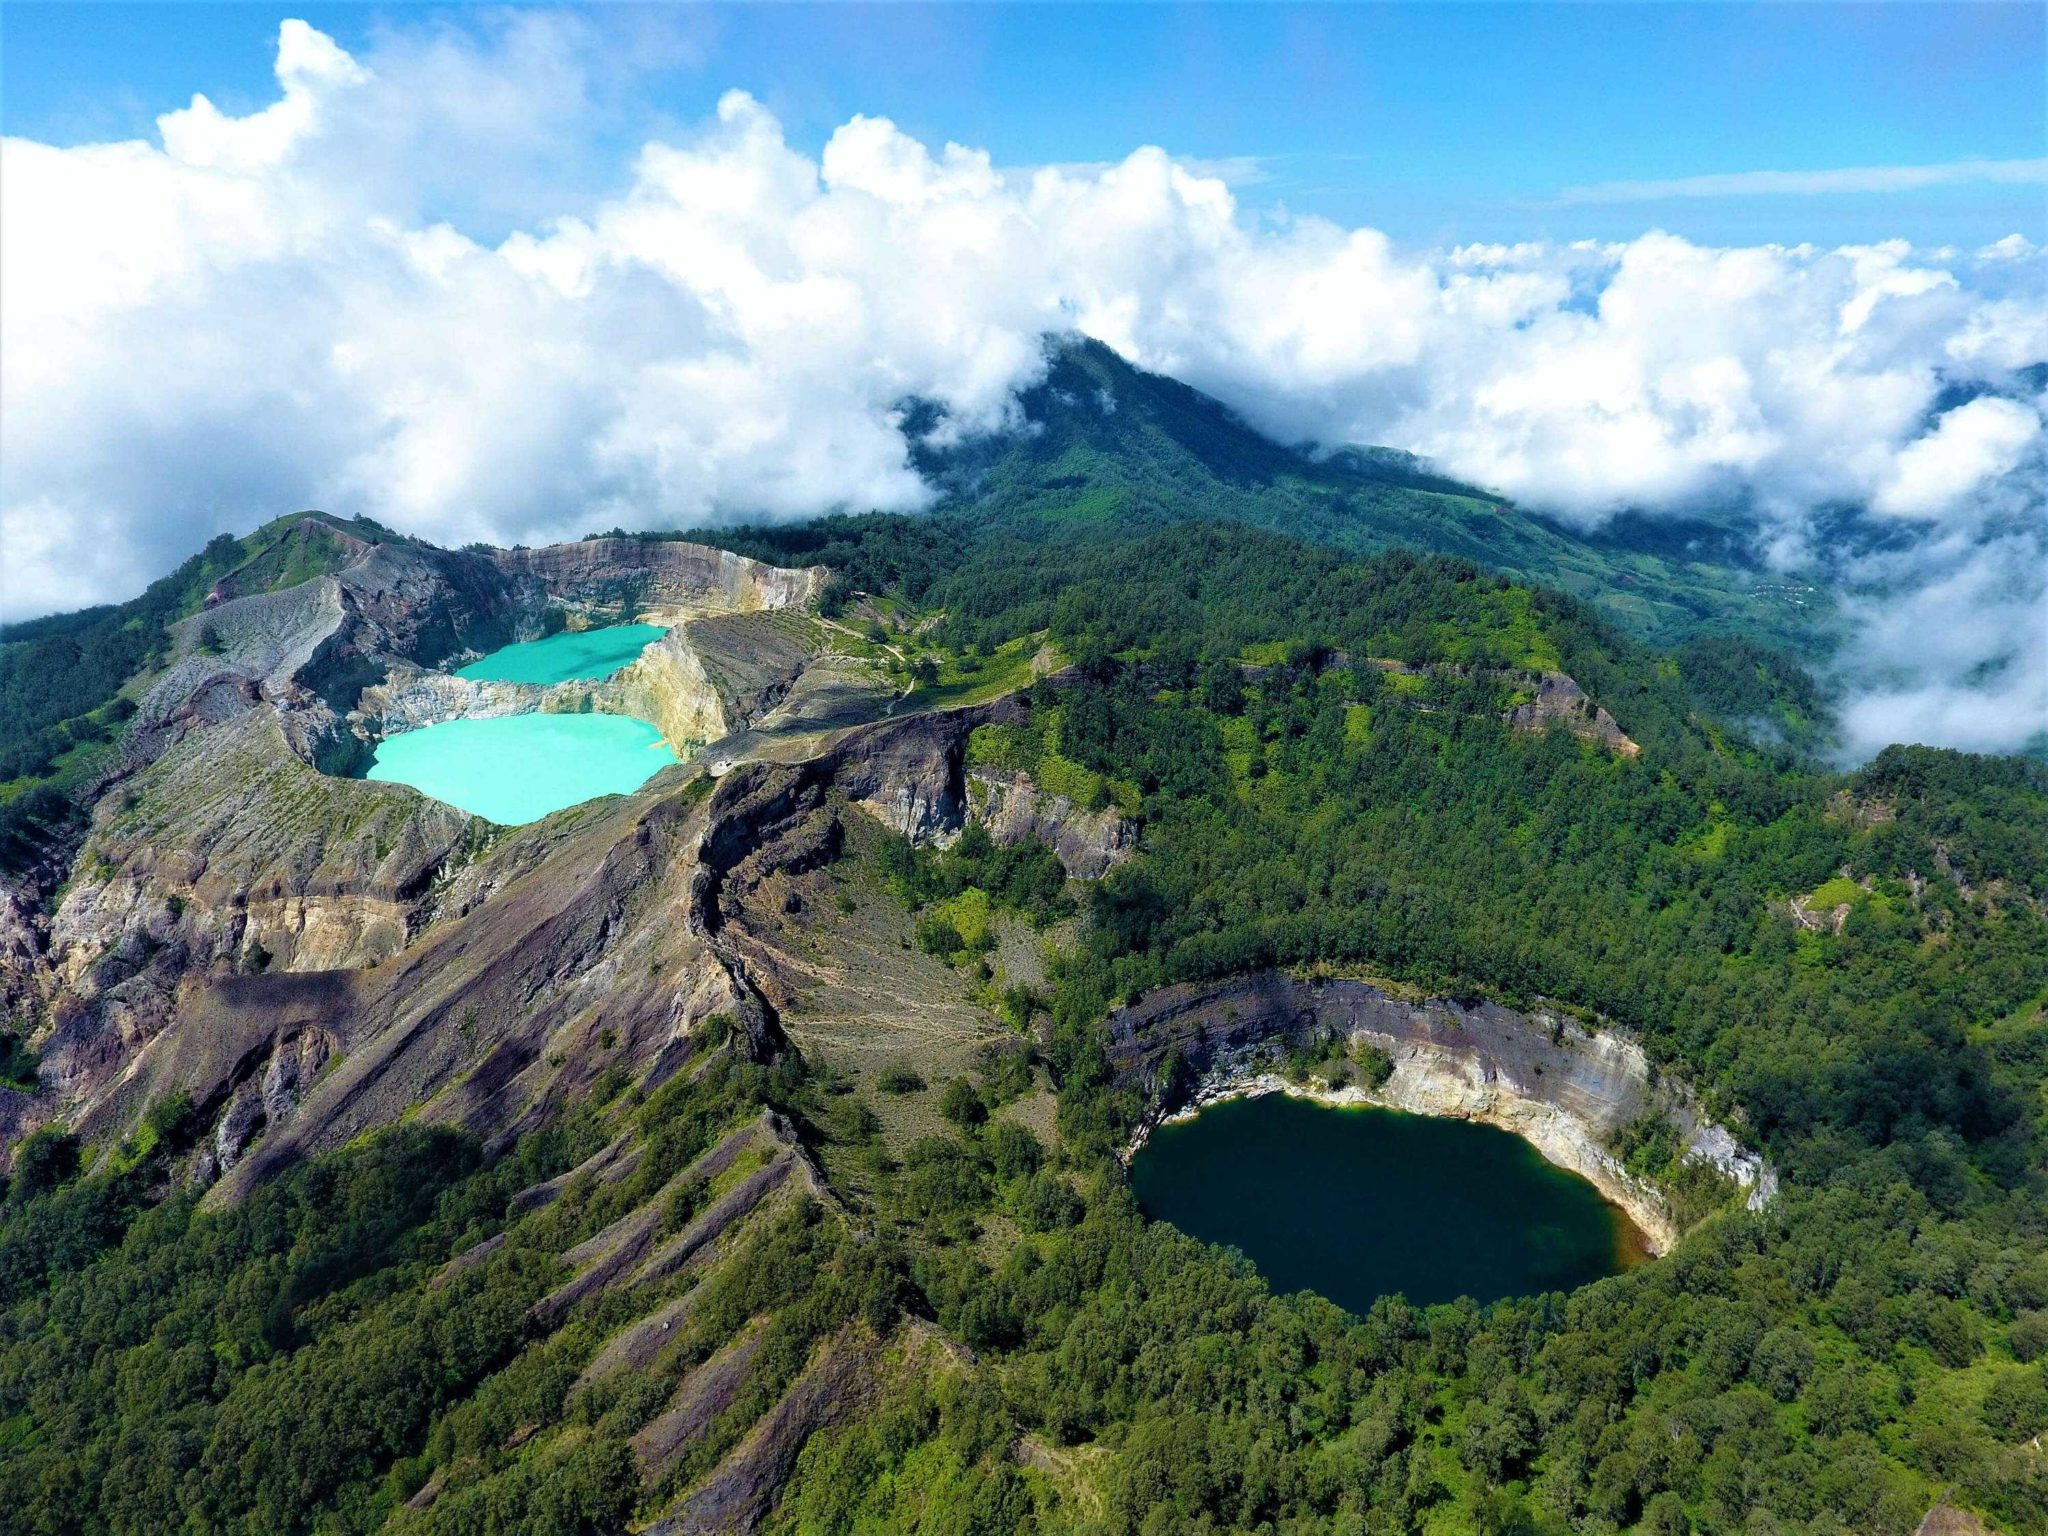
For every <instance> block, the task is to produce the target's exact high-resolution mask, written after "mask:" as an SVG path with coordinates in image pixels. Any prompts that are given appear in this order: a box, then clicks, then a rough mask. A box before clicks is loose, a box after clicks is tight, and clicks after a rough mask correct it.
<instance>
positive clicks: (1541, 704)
mask: <svg viewBox="0 0 2048 1536" xmlns="http://www.w3.org/2000/svg"><path fill="white" fill-rule="evenodd" d="M1508 724H1509V725H1510V726H1512V727H1513V728H1514V729H1516V730H1518V731H1540V730H1543V729H1544V728H1545V727H1547V726H1549V725H1552V724H1558V725H1562V726H1563V727H1564V728H1565V729H1566V730H1568V731H1570V732H1571V733H1572V734H1573V735H1574V736H1576V737H1578V738H1579V740H1581V741H1587V742H1591V743H1593V744H1594V745H1595V746H1600V747H1605V748H1606V749H1607V750H1608V751H1610V752H1617V753H1619V754H1620V755H1621V756H1623V757H1640V756H1642V752H1643V749H1642V748H1641V747H1639V746H1637V745H1636V744H1635V742H1633V741H1632V740H1630V739H1629V737H1628V735H1627V734H1626V733H1625V732H1623V730H1622V728H1621V727H1620V726H1619V725H1617V724H1615V721H1614V716H1612V715H1610V714H1608V713H1607V711H1606V710H1604V709H1602V708H1601V707H1600V706H1599V705H1598V704H1595V703H1594V702H1593V701H1592V699H1591V698H1589V697H1588V696H1587V694H1586V690H1585V689H1583V688H1581V687H1580V686H1579V685H1578V682H1577V680H1576V679H1574V678H1570V677H1567V676H1565V674H1564V673H1562V672H1545V673H1542V674H1540V675H1539V676H1538V677H1537V679H1536V697H1535V698H1533V699H1531V700H1529V701H1528V702H1527V703H1526V704H1518V705H1516V706H1515V708H1514V709H1512V710H1511V711H1509V713H1508Z"/></svg>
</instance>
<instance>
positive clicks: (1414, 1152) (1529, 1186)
mask: <svg viewBox="0 0 2048 1536" xmlns="http://www.w3.org/2000/svg"><path fill="white" fill-rule="evenodd" d="M1131 1186H1132V1189H1133V1191H1134V1192H1135V1193H1136V1195H1137V1198H1138V1203H1139V1205H1140V1206H1141V1207H1143V1209H1144V1211H1145V1213H1146V1214H1147V1215H1148V1216H1151V1217H1153V1218H1155V1219H1157V1220H1160V1221H1168V1222H1171V1223H1172V1224H1173V1225H1174V1226H1176V1227H1178V1228H1180V1229H1181V1231H1183V1232H1185V1233H1187V1234H1188V1235H1189V1236H1191V1237H1197V1238H1201V1239H1202V1240H1203V1241H1205V1242H1211V1243H1221V1244H1224V1245H1226V1246H1228V1247H1233V1248H1236V1249H1238V1250H1239V1251H1240V1252H1242V1253H1243V1254H1244V1255H1245V1257H1247V1258H1248V1259H1250V1260H1251V1261H1252V1263H1253V1264H1254V1265H1256V1266H1257V1267H1258V1270H1259V1272H1260V1273H1261V1274H1263V1275H1264V1276H1265V1277H1266V1278H1267V1280H1268V1281H1270V1282H1271V1283H1272V1285H1273V1288H1274V1289H1275V1290H1278V1291H1298V1290H1310V1291H1315V1292H1318V1293H1319V1294H1321V1295H1324V1296H1327V1297H1329V1298H1330V1300H1332V1301H1334V1302H1336V1303H1337V1304H1338V1305H1340V1306H1343V1307H1348V1308H1350V1309H1351V1310H1352V1311H1354V1312H1363V1311H1365V1310H1366V1309H1367V1308H1368V1307H1370V1306H1371V1305H1372V1303H1373V1301H1374V1299H1375V1298H1377V1297H1380V1296H1385V1295H1389V1294H1391V1293H1393V1292H1396V1291H1398V1292H1400V1293H1401V1294H1403V1295H1405V1296H1406V1297H1407V1298H1408V1300H1409V1301H1411V1302H1413V1303H1415V1304H1416V1305H1418V1306H1421V1305H1428V1304H1430V1303H1434V1302H1442V1301H1454V1300H1456V1299H1457V1298H1458V1297H1460V1296H1470V1297H1472V1298H1473V1299H1474V1300H1476V1301H1481V1302H1486V1301H1496V1300H1498V1299H1500V1298H1501V1297H1503V1296H1528V1295H1534V1294H1537V1293H1539V1292H1542V1291H1564V1290H1571V1289H1574V1288H1575V1287H1578V1286H1581V1285H1585V1284H1587V1283H1588V1282H1590V1281H1593V1280H1598V1279H1601V1278H1603V1277H1604V1276H1607V1275H1612V1274H1616V1273H1619V1272H1620V1271H1621V1270H1623V1269H1626V1268H1628V1267H1630V1266H1631V1265H1633V1264H1636V1263H1639V1262H1641V1260H1642V1259H1643V1258H1644V1256H1645V1255H1644V1251H1643V1248H1642V1242H1641V1238H1640V1237H1639V1236H1638V1235H1637V1233H1636V1231H1635V1229H1634V1228H1633V1227H1632V1226H1630V1225H1629V1222H1628V1220H1627V1218H1626V1217H1624V1216H1623V1215H1622V1214H1621V1212H1620V1211H1618V1210H1616V1209H1615V1208H1614V1207H1612V1206H1610V1205H1609V1204H1607V1202H1606V1201H1605V1200H1604V1199H1602V1198H1601V1195H1600V1192H1599V1191H1598V1190H1596V1189H1595V1188H1594V1187H1593V1186H1592V1185H1591V1184H1589V1183H1587V1182H1586V1181H1585V1180H1584V1179H1581V1178H1579V1177H1578V1176H1577V1175H1575V1174H1571V1173H1567V1172H1565V1171H1564V1170H1563V1169H1561V1168H1556V1167H1553V1166H1552V1165H1551V1164H1549V1163H1547V1162H1545V1161H1544V1160H1543V1158H1542V1156H1541V1155H1540V1154H1539V1153H1538V1152H1537V1151H1536V1149H1535V1148H1534V1147H1532V1146H1530V1145H1529V1144H1528V1143H1527V1142H1525V1141H1523V1140H1522V1139H1521V1138H1520V1137H1519V1136H1515V1135H1512V1134H1510V1133H1509V1132H1507V1131H1503V1130H1498V1129H1496V1128H1495V1127H1493V1126H1490V1125H1480V1124H1475V1123H1473V1122H1470V1121H1462V1120H1442V1119H1435V1118H1432V1117H1430V1116H1427V1115H1410V1114H1402V1113H1400V1112H1398V1111H1395V1110H1389V1109H1372V1108H1364V1107H1358V1108H1350V1107H1347V1108H1341V1109H1340V1108H1329V1107H1326V1106H1324V1105H1320V1104H1314V1103H1310V1102H1306V1101H1304V1100H1301V1099H1294V1098H1289V1097H1286V1096H1284V1095H1281V1094H1268V1095H1266V1096H1264V1097H1261V1098H1255V1099H1232V1100H1227V1101H1225V1102H1224V1103H1221V1104H1217V1105H1213V1106H1211V1107H1210V1108H1208V1109H1205V1110H1203V1111H1202V1112H1201V1113H1200V1114H1198V1115H1196V1116H1194V1117H1193V1118H1192V1119H1188V1120H1183V1121H1179V1122H1176V1123H1174V1124H1169V1125H1162V1126H1160V1127H1159V1128H1158V1129H1157V1130H1155V1131H1154V1132H1153V1133H1152V1136H1151V1137H1150V1139H1149V1140H1147V1142H1146V1143H1145V1145H1144V1146H1143V1147H1142V1148H1141V1149H1139V1152H1138V1155H1137V1156H1136V1157H1135V1158H1134V1159H1132V1162H1131Z"/></svg>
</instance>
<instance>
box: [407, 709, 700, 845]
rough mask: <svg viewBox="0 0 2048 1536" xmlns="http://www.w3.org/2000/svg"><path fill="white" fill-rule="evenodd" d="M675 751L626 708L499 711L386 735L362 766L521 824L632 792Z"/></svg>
mask: <svg viewBox="0 0 2048 1536" xmlns="http://www.w3.org/2000/svg"><path fill="white" fill-rule="evenodd" d="M675 761H676V755H675V753H674V752H672V751H670V750H669V745H668V743H667V742H666V741H664V740H663V739H662V736H661V732H659V731H657V730H656V729H655V728H654V727H653V726H651V725H649V724H648V723H647V722H646V721H645V720H635V719H633V718H632V717H631V716H629V715H541V714H531V715H499V716H496V717H494V718H491V719H488V720H449V721H445V722H443V723H442V724H440V725H430V726H427V727H425V728H424V729H422V730H417V731H406V732H404V733H402V734H400V735H397V736H387V737H386V738H385V739H384V740H383V741H381V742H379V743H378V745H377V751H376V754H375V756H373V757H372V758H371V760H370V767H369V771H368V774H367V775H366V776H367V777H369V778H372V779H380V780H382V781H384V782H386V783H393V784H410V785H411V786H412V787H413V788H414V789H417V790H420V791H421V792H422V793H425V794H429V795H432V796H433V797H434V798H435V799H436V800H445V801H447V802H448V804H450V805H453V806H457V807H459V808H460V809H462V810H465V811H468V812H470V813H471V814H472V815H476V816H482V817H484V818H485V819H486V820H489V821H496V822H502V823H504V824H505V825H507V826H516V825H519V824H520V823H523V822H528V821H538V820H540V818H541V817H543V816H548V815H552V814H553V813H554V812H556V811H559V810H562V809H564V808H565V807H567V806H571V805H575V804H577V803H579V802H581V801H584V800H590V799H594V798H596V797H597V796H598V795H623V794H630V793H631V792H632V791H633V790H636V789H638V788H639V787H640V786H641V785H642V784H645V783H646V782H647V781H648V780H649V779H650V778H652V777H653V776H654V775H655V774H656V773H658V772H660V771H661V770H662V769H663V768H666V767H668V766H669V764H671V763H673V762H675Z"/></svg>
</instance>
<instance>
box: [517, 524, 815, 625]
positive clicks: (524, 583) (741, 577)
mask: <svg viewBox="0 0 2048 1536" xmlns="http://www.w3.org/2000/svg"><path fill="white" fill-rule="evenodd" d="M489 558H490V560H491V562H492V564H493V565H494V566H495V568H496V569H497V571H498V572H499V573H500V574H501V575H502V576H503V578H504V579H505V580H506V581H507V582H508V583H509V584H510V586H511V587H512V590H513V591H514V593H516V594H517V601H518V603H519V605H520V606H521V607H522V608H524V609H526V610H528V611H531V612H533V613H535V614H538V613H539V612H541V611H542V610H544V609H545V608H546V607H547V606H549V605H554V606H556V607H559V608H562V609H564V610H566V611H567V612H569V613H572V614H577V615H580V616H582V617H583V618H585V619H587V620H588V621H589V622H590V623H593V624H598V623H604V624H615V623H619V622H621V621H623V620H626V619H631V618H640V617H644V618H646V619H647V620H648V622H650V623H657V624H659V623H667V624H675V623H679V622H681V621H682V620H684V619H687V618H695V617H699V616H701V615H703V614H707V613H752V612H755V611H758V610H760V609H764V608H798V607H802V606H803V605H804V604H805V603H807V602H809V601H810V599H811V598H813V597H815V596H816V595H817V593H818V591H819V590H820V588H821V586H822V584H823V582H824V576H825V573H824V571H823V570H822V569H812V570H805V571H791V570H784V569H782V568H781V567H779V566H772V565H763V564H761V563H760V562H759V561H757V560H748V559H746V558H744V557H743V556H740V555H735V554H730V553H728V552H726V551H725V550H720V549H707V548H706V547H705V546H703V545H701V544H685V543H682V542H680V541H653V540H645V539H585V540H584V541H583V542H581V543H579V544H551V545H549V546H547V547H546V548H544V549H501V550H493V551H492V552H491V554H490V556H489ZM522 638H528V639H531V638H534V637H533V636H531V635H526V636H522Z"/></svg>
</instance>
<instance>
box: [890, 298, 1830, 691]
mask: <svg viewBox="0 0 2048 1536" xmlns="http://www.w3.org/2000/svg"><path fill="white" fill-rule="evenodd" d="M1050 357H1051V362H1050V367H1049V370H1048V373H1047V376H1046V378H1045V381H1044V382H1043V383H1041V384H1039V385H1038V386H1037V387H1036V388H1034V389H1031V390H1029V391H1027V392H1026V393H1025V394H1024V395H1023V397H1022V399H1021V402H1020V403H1021V405H1022V408H1023V412H1024V416H1025V419H1026V422H1027V423H1028V428H1027V430H1024V431H1021V432H1007V433H1003V434H1001V435H999V436H995V437H992V438H987V439H982V440H974V441H969V442H968V443H966V444H965V445H963V446H961V447H958V448H955V449H951V450H947V451H943V452H928V453H924V454H921V455H920V456H919V467H920V468H921V469H922V470H924V471H925V472H926V473H927V474H928V475H930V476H931V477H932V478H933V479H934V480H936V481H937V482H938V483H939V484H940V485H942V486H943V487H945V488H946V490H947V493H948V494H947V498H946V501H945V502H944V504H943V505H944V508H945V509H946V510H950V511H955V512H958V513H960V514H961V515H963V516H965V517H968V518H971V519H974V520H976V521H984V520H987V521H995V522H999V523H1009V524H1012V525H1016V524H1020V523H1026V522H1030V521H1035V520H1045V521H1048V522H1051V523H1053V524H1055V525H1059V526H1062V527H1066V526H1070V525H1072V524H1074V523H1077V522H1078V523H1087V522H1095V521H1104V520H1108V521H1114V522H1117V523H1120V524H1122V525H1123V526H1126V527H1132V526H1145V525H1148V524H1152V525H1156V524H1163V523H1173V522H1185V521H1206V520H1216V519H1228V520H1230V521H1233V522H1243V523H1248V524H1251V525H1252V526H1254V527H1258V528H1265V529H1269V530H1272V531H1275V532H1280V533H1286V534H1289V535H1291V536H1293V537H1295V538H1299V539H1304V540H1307V541H1309V542H1312V543H1319V544H1328V545H1331V546H1332V547H1334V548H1337V549H1341V550H1344V551H1347V552H1350V553H1355V554H1369V553H1373V552H1376V551H1379V550H1384V549H1392V548H1396V547H1405V548H1409V549H1416V550H1422V551H1428V552H1435V553H1442V554H1452V555H1460V556H1463V557H1464V558H1466V559H1469V560H1475V561H1478V562H1479V563H1481V564H1483V565H1487V566H1490V567H1492V568H1493V569H1495V570H1499V571H1503V572H1506V573H1507V574H1509V575H1512V576H1515V577H1517V578H1519V579H1521V580H1524V581H1528V582H1531V583H1534V584H1537V585H1542V586H1550V587H1557V588H1561V589H1563V590H1565V591H1567V592H1570V593H1572V594H1574V595H1575V596H1578V597H1582V598H1585V599H1587V600H1589V601H1590V602H1592V603H1593V604H1594V606H1595V607H1596V608H1598V609H1599V610H1600V611H1601V612H1603V613H1605V614H1606V615H1608V616H1609V617H1610V618H1612V619H1614V620H1615V621H1616V622H1618V623H1619V624H1620V625H1621V626H1622V627H1623V628H1625V629H1627V630H1629V631H1630V632H1631V633H1634V634H1637V635H1639V636H1642V637H1643V638H1645V639H1649V640H1653V641H1656V642H1657V643H1660V644H1665V645H1671V644H1676V643H1678V642H1680V641H1684V640H1690V639H1694V638H1698V637H1700V636H1705V635H1716V634H1741V635H1746V636H1748V637H1750V638H1753V639H1760V640H1764V641H1767V642H1770V643H1772V644H1774V645H1777V646H1779V647H1789V648H1792V649H1794V650H1796V651H1804V652H1805V653H1807V654H1808V656H1809V658H1811V656H1812V655H1813V654H1814V653H1815V652H1816V651H1817V650H1818V649H1819V648H1820V647H1821V646H1823V645H1824V644H1825V642H1826V640H1827V636H1828V631H1827V624H1828V619H1829V607H1830V604H1829V600H1828V597H1827V594H1825V593H1824V592H1819V591H1816V590H1814V589H1813V588H1812V587H1811V585H1810V584H1809V583H1808V582H1806V581H1804V580H1800V579H1794V578H1787V577H1785V576H1783V575H1779V574H1776V573H1773V572H1770V571H1768V570H1766V569H1764V568H1763V567H1762V565H1761V564H1760V562H1759V561H1758V560H1757V559H1756V557H1755V555H1754V553H1753V548H1752V546H1751V544H1750V541H1749V540H1748V539H1747V537H1746V530H1745V529H1744V527H1743V525H1742V523H1741V521H1740V519H1739V517H1738V516H1737V515H1735V514H1732V513H1731V514H1729V515H1728V516H1727V517H1726V518H1724V519H1723V520H1721V521H1711V520H1704V519H1701V518H1699V517H1694V518H1671V519H1662V518H1645V517H1641V516H1627V517H1623V518H1621V519H1619V520H1617V521H1616V522H1615V523H1613V524H1611V525H1610V526H1609V527H1608V528H1606V529H1604V530H1602V531H1600V532H1598V533H1594V534H1591V535H1588V534H1585V533H1581V532H1578V531H1575V530H1572V529H1568V528H1565V527H1563V526H1561V525H1559V524H1556V523H1553V522H1549V521H1546V520H1544V519H1542V518H1539V517H1536V516H1533V515H1531V514H1530V513H1528V512H1526V511H1523V510H1519V509H1516V508H1514V507H1513V506H1511V505H1509V504H1508V503H1506V502H1505V501H1504V500H1503V499H1502V498H1501V497H1499V496H1497V495H1494V494H1490V493H1488V492H1487V491H1484V490H1481V489H1479V488H1477V487H1473V486H1469V485H1462V484H1460V483H1458V482H1457V481H1454V480H1449V479H1446V478H1444V477H1442V476H1439V475H1435V474H1432V473H1430V472H1429V471H1428V470H1427V469H1426V468H1425V467H1423V466H1420V465H1417V464H1415V463H1414V462H1412V461H1411V460H1409V459H1408V458H1407V457H1406V456H1405V455H1402V454H1398V453H1393V452H1388V451H1381V450H1367V451H1359V450H1345V451H1343V452H1340V453H1336V454H1333V455H1314V454H1310V453H1306V452H1301V451H1297V450H1295V449H1293V448H1289V447H1283V446H1282V445H1280V444H1277V443H1274V442H1271V441H1269V440H1268V439H1266V438H1264V437H1262V436H1260V435H1259V434H1258V433H1257V432H1255V431H1253V430H1252V429H1251V428H1249V427H1247V426H1246V425H1245V424H1244V423H1243V422H1242V421H1240V420H1238V419H1237V418H1236V417H1235V416H1234V415H1232V414H1231V412H1230V411H1229V410H1228V409H1227V408H1226V407H1224V406H1223V405H1222V404H1221V403H1220V402H1219V401H1216V400H1214V399H1211V398H1210V397H1209V396H1207V395H1204V394H1202V393H1201V392H1200V391H1199V390H1195V389H1191V388H1189V387H1188V386H1187V385H1185V384H1182V383H1179V382H1177V381H1176V380H1173V379H1170V378H1165V377H1163V376H1160V375H1157V374H1149V373H1146V372H1144V371H1142V370H1141V369H1138V368H1134V367H1133V366H1132V365H1131V364H1129V363H1127V362H1125V361H1124V360H1123V359H1122V358H1121V357H1119V356H1118V355H1117V354H1116V353H1115V352H1113V351H1112V350H1110V349H1109V348H1108V347H1106V346H1103V345H1102V344H1101V343H1100V342H1095V341H1087V340H1081V339H1074V340H1071V341H1068V342H1065V343H1063V344H1058V345H1055V346H1054V347H1053V348H1052V350H1051V353H1050ZM917 424H918V423H916V422H915V421H914V422H913V423H912V425H913V427H914V426H916V425H917Z"/></svg>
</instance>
